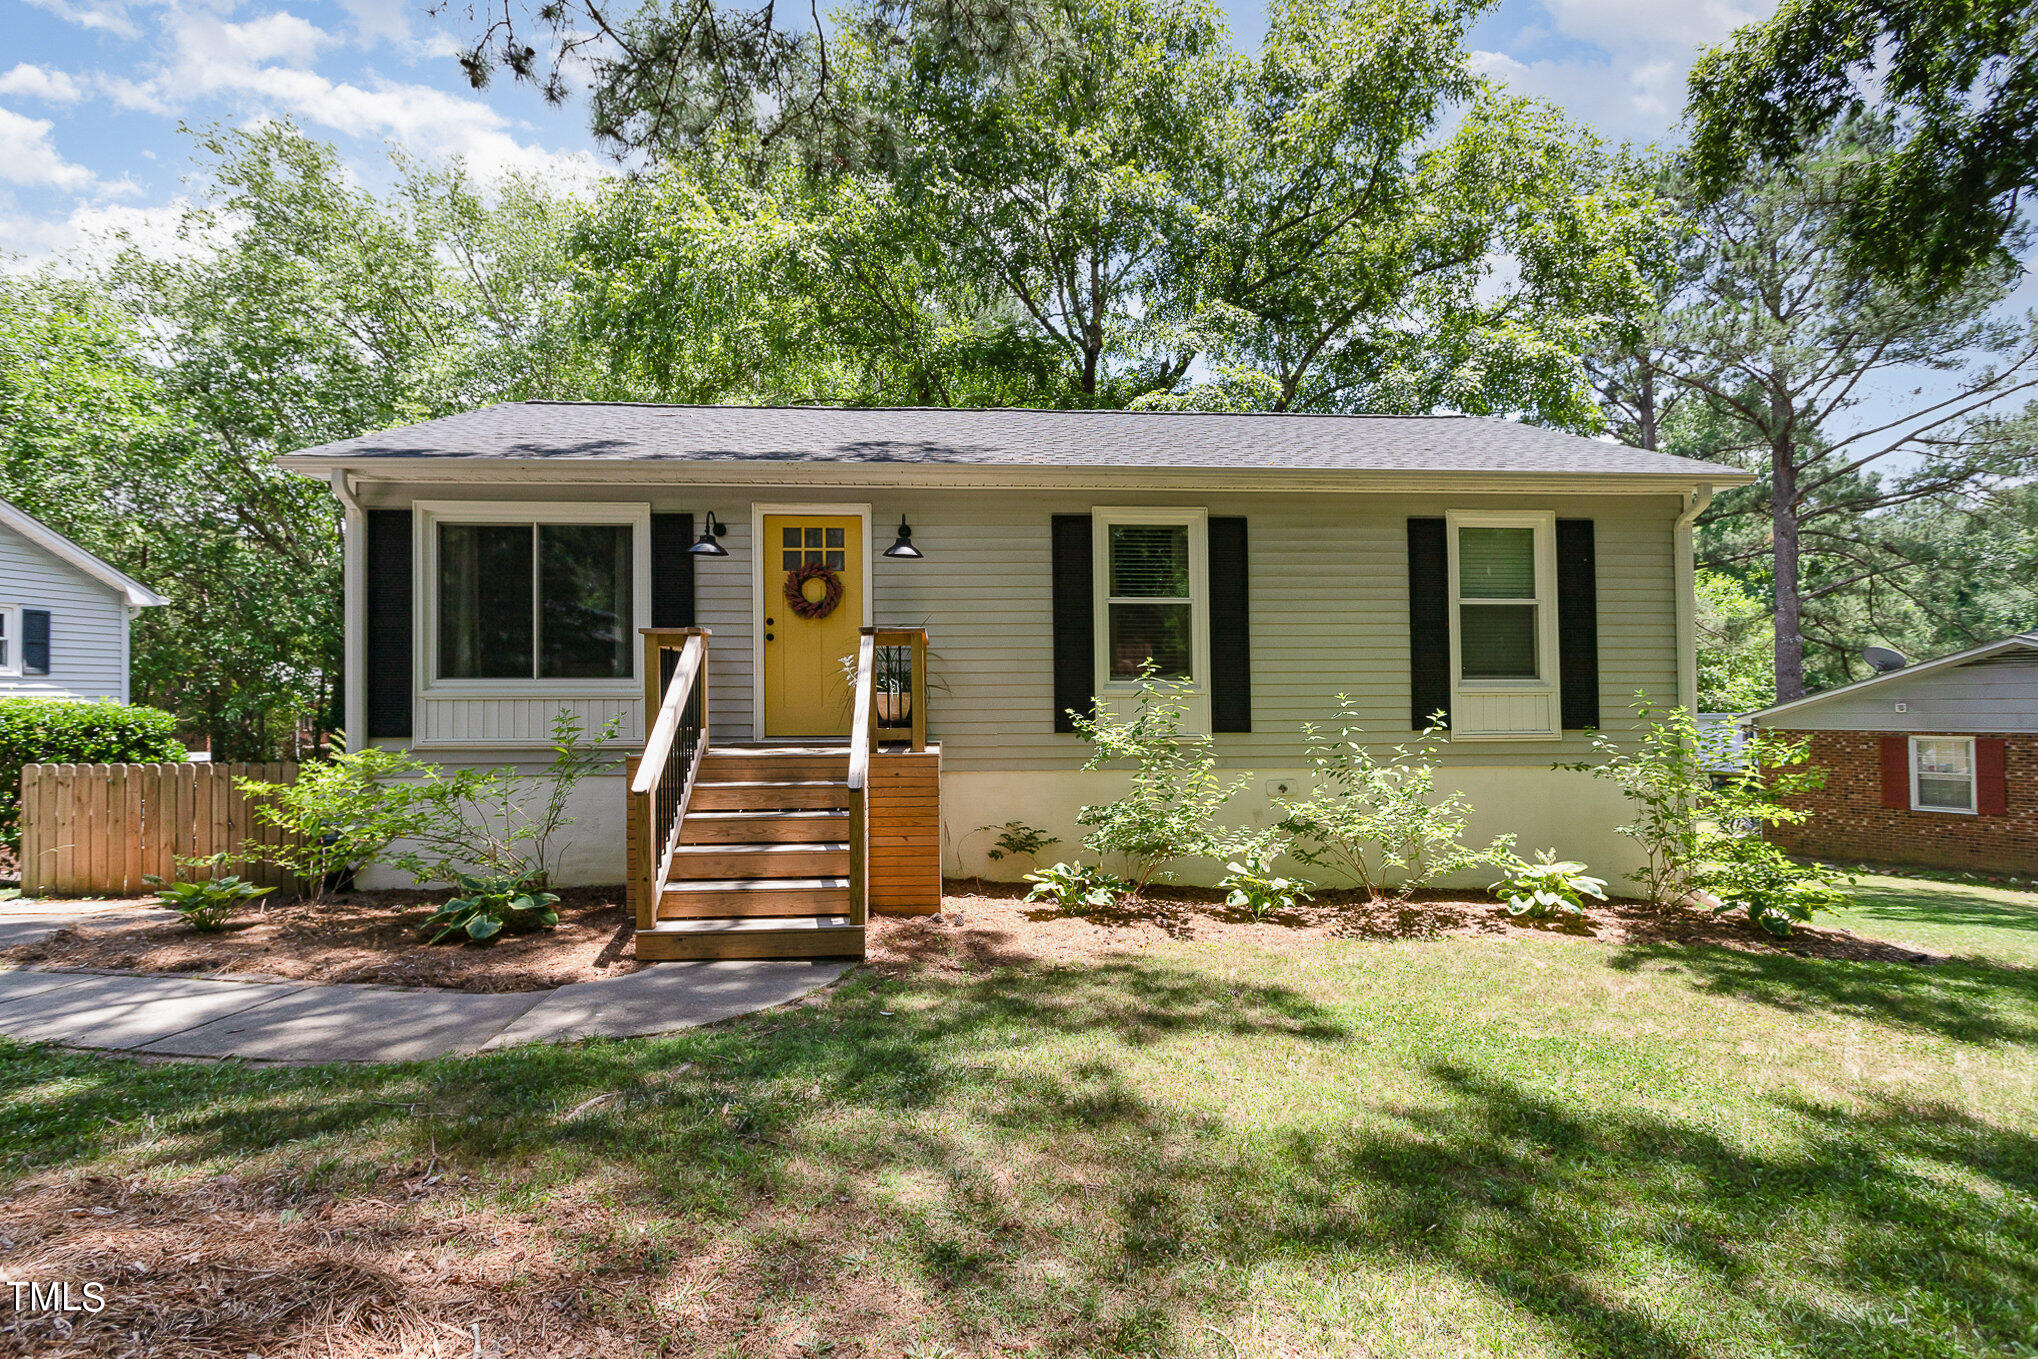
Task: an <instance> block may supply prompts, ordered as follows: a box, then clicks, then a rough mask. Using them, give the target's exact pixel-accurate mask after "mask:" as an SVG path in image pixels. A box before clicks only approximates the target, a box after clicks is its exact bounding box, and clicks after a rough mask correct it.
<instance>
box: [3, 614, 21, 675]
mask: <svg viewBox="0 0 2038 1359" xmlns="http://www.w3.org/2000/svg"><path fill="white" fill-rule="evenodd" d="M20 619H21V610H20V609H18V608H16V607H15V606H14V605H12V604H0V675H18V674H20V673H21V661H20V658H19V657H18V656H17V655H16V651H17V649H18V648H19V647H20V645H21V642H20V639H19V634H20V632H21V623H20Z"/></svg>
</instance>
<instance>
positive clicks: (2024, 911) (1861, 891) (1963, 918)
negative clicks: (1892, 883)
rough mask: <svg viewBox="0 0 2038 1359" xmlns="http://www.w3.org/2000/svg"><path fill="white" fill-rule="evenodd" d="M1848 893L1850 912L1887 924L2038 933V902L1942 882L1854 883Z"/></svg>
mask: <svg viewBox="0 0 2038 1359" xmlns="http://www.w3.org/2000/svg"><path fill="white" fill-rule="evenodd" d="M2006 890H2007V889H2006ZM1851 894H1852V896H1853V898H1854V899H1853V902H1852V903H1851V906H1850V910H1851V911H1852V912H1853V913H1855V914H1858V915H1862V916H1865V917H1868V918H1870V919H1874V920H1878V921H1884V922H1887V923H1890V924H1897V925H1911V924H1915V925H1960V926H1969V927H1973V928H1979V929H1991V930H2019V931H2023V932H2026V933H2038V905H2034V904H2029V903H2018V902H2009V901H2003V900H2001V899H2000V898H1998V897H1991V896H1985V895H1983V894H1982V893H1980V892H1974V891H1966V890H1963V889H1962V888H1960V887H1958V886H1954V885H1951V884H1947V883H1943V882H1933V883H1931V884H1930V886H1929V887H1928V888H1927V889H1926V890H1923V891H1920V890H1918V889H1917V888H1909V889H1906V888H1902V887H1884V886H1878V885H1877V884H1875V883H1856V884H1855V885H1854V887H1853V888H1852V889H1851Z"/></svg>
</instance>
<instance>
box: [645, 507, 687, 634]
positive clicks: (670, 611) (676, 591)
mask: <svg viewBox="0 0 2038 1359" xmlns="http://www.w3.org/2000/svg"><path fill="white" fill-rule="evenodd" d="M692 546H693V516H692V515H690V514H654V515H652V516H651V626H652V627H654V628H690V627H692V626H693V553H691V552H689V551H687V549H688V548H690V547H692Z"/></svg>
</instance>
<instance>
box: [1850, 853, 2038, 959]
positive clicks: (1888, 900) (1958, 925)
mask: <svg viewBox="0 0 2038 1359" xmlns="http://www.w3.org/2000/svg"><path fill="white" fill-rule="evenodd" d="M1828 918H1829V919H1830V920H1831V922H1832V923H1834V924H1836V925H1839V926H1840V927H1841V928H1843V929H1849V930H1853V931H1854V932H1855V933H1857V934H1865V935H1871V936H1873V937H1875V938H1877V939H1889V940H1892V941H1900V942H1903V943H1910V944H1916V945H1918V946H1919V947H1920V948H1925V949H1930V950H1931V951H1932V952H1934V953H1947V954H1953V955H1956V956H1960V957H1984V958H1990V959H1993V960H1995V961H1997V962H2002V963H2009V964H2012V965H2015V966H2019V967H2038V893H2034V892H2029V891H2020V890H2018V889H2016V888H2011V887H2004V886H1996V885H1991V884H1988V883H1982V882H1973V881H1961V880H1959V879H1957V878H1953V877H1950V876H1949V877H1947V878H1944V879H1938V878H1934V879H1923V878H1903V877H1893V876H1890V875H1889V874H1886V873H1871V872H1863V873H1860V874H1858V875H1857V878H1856V884H1855V890H1854V904H1853V905H1852V906H1850V907H1849V908H1848V909H1847V910H1844V911H1836V912H1834V913H1833V915H1832V916H1830V917H1828Z"/></svg>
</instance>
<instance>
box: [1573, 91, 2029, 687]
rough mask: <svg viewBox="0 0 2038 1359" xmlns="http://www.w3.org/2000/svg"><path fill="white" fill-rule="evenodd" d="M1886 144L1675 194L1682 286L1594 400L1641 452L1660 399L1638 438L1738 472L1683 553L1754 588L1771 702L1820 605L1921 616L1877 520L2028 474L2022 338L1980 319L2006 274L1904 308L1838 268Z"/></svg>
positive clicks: (1884, 290)
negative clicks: (1696, 541)
mask: <svg viewBox="0 0 2038 1359" xmlns="http://www.w3.org/2000/svg"><path fill="white" fill-rule="evenodd" d="M1887 137H1888V134H1887V132H1886V131H1884V130H1881V129H1878V128H1876V127H1874V126H1872V125H1856V126H1853V127H1850V128H1847V129H1843V130H1842V131H1840V132H1838V133H1836V134H1835V135H1834V137H1833V138H1831V139H1829V141H1828V142H1826V143H1824V144H1822V145H1821V146H1820V147H1818V148H1817V149H1815V150H1814V151H1812V152H1810V153H1808V154H1807V155H1806V156H1804V157H1802V158H1801V159H1800V160H1798V161H1797V162H1795V163H1793V165H1792V166H1791V167H1789V169H1788V170H1787V171H1780V172H1765V171H1764V170H1762V169H1761V168H1760V166H1759V165H1755V166H1751V167H1750V178H1749V180H1748V182H1747V183H1746V184H1744V185H1743V187H1742V188H1740V189H1739V190H1738V191H1736V192H1735V193H1733V194H1731V195H1728V196H1726V197H1723V198H1718V199H1714V200H1711V201H1709V202H1708V201H1705V200H1704V199H1702V198H1701V197H1700V196H1699V195H1697V194H1696V193H1692V192H1690V191H1688V190H1687V191H1686V193H1685V197H1686V199H1687V201H1688V202H1689V204H1690V208H1691V211H1692V213H1693V215H1694V219H1695V222H1696V227H1697V229H1696V231H1695V232H1694V233H1693V234H1692V235H1691V237H1690V238H1689V240H1688V243H1687V248H1686V253H1685V259H1684V267H1683V272H1682V276H1681V278H1680V280H1679V282H1678V284H1677V286H1676V287H1675V289H1674V290H1673V292H1672V294H1671V297H1670V300H1669V303H1668V306H1667V310H1666V311H1665V313H1664V314H1663V316H1662V319H1661V320H1660V322H1659V323H1658V324H1657V325H1656V326H1655V327H1654V328H1653V330H1651V331H1650V332H1649V333H1647V334H1645V335H1644V336H1643V337H1642V339H1641V341H1640V343H1638V344H1637V345H1636V346H1635V347H1633V348H1631V349H1629V350H1627V351H1626V352H1625V353H1624V354H1623V355H1622V357H1621V360H1620V361H1619V362H1618V363H1616V364H1614V365H1612V368H1613V371H1612V372H1611V373H1610V374H1608V375H1607V376H1606V378H1605V381H1604V382H1603V384H1602V385H1603V387H1604V388H1605V389H1607V390H1609V391H1610V392H1612V393H1613V396H1612V399H1611V402H1610V411H1611V413H1612V415H1613V416H1614V418H1615V420H1616V423H1617V426H1622V425H1624V426H1625V427H1624V428H1622V429H1621V432H1622V433H1623V434H1624V435H1627V436H1628V437H1631V438H1645V439H1646V438H1650V433H1649V431H1645V430H1644V429H1642V428H1639V427H1638V426H1639V424H1640V419H1639V412H1640V411H1641V410H1642V408H1643V407H1644V406H1651V407H1655V406H1656V403H1650V402H1642V401H1641V400H1640V399H1639V397H1638V393H1640V392H1642V391H1644V390H1645V388H1646V387H1648V386H1653V387H1654V388H1655V389H1657V390H1661V389H1666V388H1675V389H1677V390H1678V391H1679V392H1680V393H1681V400H1682V405H1681V406H1680V407H1679V408H1678V410H1677V413H1676V417H1675V419H1674V421H1672V422H1670V425H1669V426H1666V425H1665V422H1664V421H1663V420H1662V418H1661V414H1660V409H1657V411H1656V414H1655V415H1653V416H1651V417H1650V430H1653V433H1654V437H1653V442H1654V443H1655V444H1656V445H1657V446H1659V447H1665V448H1674V449H1676V450H1678V451H1690V452H1695V453H1699V454H1701V455H1706V456H1713V457H1717V458H1720V459H1722V460H1726V461H1730V462H1734V463H1736V464H1739V465H1744V466H1747V467H1749V468H1750V469H1751V470H1754V471H1756V472H1757V473H1758V475H1759V477H1760V480H1759V481H1758V482H1757V484H1755V485H1753V486H1750V487H1746V488H1739V489H1736V490H1732V491H1729V492H1726V493H1724V494H1723V495H1722V496H1721V497H1720V498H1719V499H1718V501H1716V502H1715V507H1714V509H1713V510H1712V511H1711V513H1710V515H1709V518H1708V520H1707V523H1706V530H1705V533H1704V536H1703V539H1702V555H1703V556H1704V558H1705V560H1706V562H1707V564H1709V565H1712V566H1714V567H1718V568H1722V569H1725V570H1728V571H1730V572H1739V573H1744V574H1747V575H1749V576H1750V578H1751V579H1756V580H1762V579H1763V578H1765V577H1766V580H1764V583H1766V585H1767V586H1768V588H1769V590H1770V591H1771V592H1772V595H1773V600H1774V608H1775V626H1776V635H1775V659H1774V672H1775V681H1776V698H1777V699H1778V700H1779V701H1783V700H1789V699H1793V698H1797V697H1800V696H1802V695H1803V693H1804V692H1805V654H1806V636H1807V632H1808V630H1812V629H1814V628H1815V624H1816V615H1817V612H1818V610H1819V609H1820V607H1821V606H1822V604H1824V602H1825V601H1827V600H1837V599H1839V598H1841V597H1844V596H1847V595H1849V593H1850V592H1858V591H1859V590H1861V589H1862V588H1864V587H1866V586H1869V585H1871V584H1872V585H1873V586H1874V587H1875V588H1879V589H1891V590H1898V591H1903V592H1906V593H1909V594H1911V595H1913V596H1915V597H1917V598H1918V599H1920V600H1921V601H1923V600H1924V599H1925V597H1926V595H1927V594H1929V592H1930V591H1931V589H1932V588H1933V587H1932V586H1931V585H1930V584H1929V583H1928V582H1927V578H1926V576H1925V574H1924V573H1925V571H1926V568H1927V567H1928V565H1929V564H1928V563H1927V562H1925V561H1923V560H1921V559H1918V558H1916V557H1914V556H1910V555H1907V554H1906V553H1905V552H1904V551H1903V550H1902V545H1901V544H1900V543H1899V542H1898V541H1897V540H1896V539H1894V538H1893V537H1891V536H1890V535H1889V534H1888V533H1887V532H1886V529H1887V528H1888V526H1890V525H1891V524H1892V523H1894V522H1896V521H1894V520H1892V519H1890V518H1889V517H1888V515H1887V513H1886V512H1888V511H1891V510H1894V509H1897V508H1898V507H1902V506H1907V505H1913V504H1918V503H1921V502H1936V503H1953V502H1957V501H1959V500H1961V499H1963V498H1970V497H1975V496H1979V495H1982V494H1985V493H1986V492H1988V491H1989V490H1990V489H1991V488H1993V487H1996V486H1999V485H2002V484H2005V483H2006V482H2008V481H2009V480H2011V479H2013V478H2015V477H2017V476H2020V475H2023V474H2025V473H2027V472H2028V471H2029V470H2030V468H2031V466H2032V463H2033V445H2032V434H2033V425H2032V420H2031V419H2030V418H2029V417H2028V416H2026V415H2024V414H2023V413H2022V412H2021V411H2020V410H2019V409H2018V408H2017V406H2016V404H2015V403H2016V400H2017V398H2019V397H2020V396H2024V394H2026V393H2028V392H2030V390H2031V389H2032V388H2033V387H2034V386H2038V331H2034V330H2033V329H2031V328H2029V327H2027V326H2024V325H2019V324H2015V323H2012V322H2009V321H2004V320H1999V319H1997V318H1995V317H1994V316H1993V314H1992V310H1991V309H1992V308H1993V307H1994V306H1995V305H1996V304H1997V303H1999V302H2000V301H2001V300H2002V299H2003V298H2004V297H2006V296H2007V295H2008V293H2009V290H2010V288H2011V287H2012V286H2013V284H2014V282H2015V276H2014V273H2013V271H2012V270H2011V269H2010V268H2009V267H2008V266H2004V265H1992V266H1990V267H1987V268H1981V269H1977V270H1976V271H1974V272H1973V273H1971V274H1970V276H1969V278H1968V280H1967V282H1965V283H1964V284H1963V285H1961V286H1960V287H1959V288H1957V289H1952V290H1947V291H1944V292H1941V293H1939V294H1936V295H1934V296H1930V297H1920V296H1918V295H1915V294H1912V293H1910V292H1909V291H1908V290H1906V289H1903V288H1902V287H1900V286H1897V285H1892V284H1886V283H1882V282H1879V281H1877V280H1875V279H1872V278H1866V277H1863V276H1861V275H1859V274H1857V273H1856V272H1855V271H1853V270H1852V269H1851V268H1849V267H1848V266H1847V261H1846V257H1845V253H1844V252H1845V239H1846V237H1845V232H1846V198H1845V196H1844V185H1845V183H1846V181H1847V177H1848V175H1849V173H1850V169H1849V167H1850V166H1851V165H1852V164H1853V163H1854V162H1855V161H1856V160H1857V159H1859V158H1861V157H1864V156H1873V155H1875V154H1877V150H1878V148H1879V147H1882V146H1884V145H1886V144H1887ZM1919 374H1923V375H1925V376H1926V378H1927V379H1928V381H1927V383H1926V384H1925V385H1921V386H1919V387H1918V388H1916V389H1915V390H1912V391H1910V392H1907V393H1906V392H1902V391H1901V388H1898V396H1897V397H1896V399H1895V400H1894V402H1892V401H1891V400H1890V395H1889V390H1888V387H1889V386H1894V385H1895V384H1896V383H1898V382H1900V381H1902V380H1903V379H1904V378H1906V377H1915V376H1916V375H1919ZM1871 392H1879V399H1878V404H1876V405H1870V404H1868V397H1869V394H1870V393H1871ZM2024 399H2026V400H2028V399H2029V398H2028V396H2025V397H2024ZM1666 428H1667V429H1669V430H1670V433H1669V434H1668V435H1666V433H1665V430H1666ZM1829 645H1843V643H1842V642H1841V641H1840V640H1839V639H1837V638H1829Z"/></svg>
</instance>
